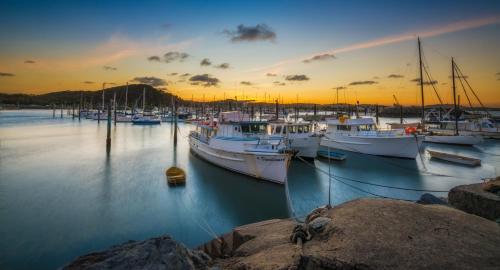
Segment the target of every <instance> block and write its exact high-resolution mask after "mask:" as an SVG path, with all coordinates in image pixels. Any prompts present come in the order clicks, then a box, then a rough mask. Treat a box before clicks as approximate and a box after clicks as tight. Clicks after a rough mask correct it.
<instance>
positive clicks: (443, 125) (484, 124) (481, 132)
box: [427, 118, 500, 139]
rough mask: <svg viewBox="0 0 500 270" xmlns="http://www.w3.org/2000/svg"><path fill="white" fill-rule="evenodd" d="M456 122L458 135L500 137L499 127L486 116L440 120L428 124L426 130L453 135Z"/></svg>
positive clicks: (486, 137)
mask: <svg viewBox="0 0 500 270" xmlns="http://www.w3.org/2000/svg"><path fill="white" fill-rule="evenodd" d="M457 124H458V128H457V129H458V132H459V133H460V135H469V136H481V137H483V138H485V139H500V128H498V127H497V126H496V125H495V123H494V122H493V121H492V120H490V119H488V118H478V119H466V120H461V121H458V122H457V123H455V121H440V122H438V123H435V124H433V125H429V127H428V128H427V130H428V131H431V132H434V133H439V134H447V135H453V134H454V133H455V130H456V128H455V125H457Z"/></svg>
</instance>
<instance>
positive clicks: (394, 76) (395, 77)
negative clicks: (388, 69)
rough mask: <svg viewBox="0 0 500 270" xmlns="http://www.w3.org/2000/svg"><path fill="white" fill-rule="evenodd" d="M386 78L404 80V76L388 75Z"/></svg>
mask: <svg viewBox="0 0 500 270" xmlns="http://www.w3.org/2000/svg"><path fill="white" fill-rule="evenodd" d="M387 78H391V79H399V78H404V76H403V75H401V74H389V76H387Z"/></svg>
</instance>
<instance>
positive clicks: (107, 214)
mask: <svg viewBox="0 0 500 270" xmlns="http://www.w3.org/2000/svg"><path fill="white" fill-rule="evenodd" d="M58 116H59V115H58ZM380 121H381V125H384V124H385V123H387V122H391V121H394V119H391V118H380ZM408 121H412V119H408ZM172 127H173V125H172V124H170V123H162V124H161V125H149V126H146V125H145V126H137V125H132V124H131V123H121V124H117V125H112V127H111V139H112V140H111V152H110V154H109V155H106V151H105V141H106V136H107V135H106V133H107V126H106V124H105V122H102V121H101V123H100V124H99V123H97V121H93V120H88V119H81V120H80V121H78V119H77V118H72V117H71V116H67V115H64V116H63V118H60V117H56V118H53V116H52V111H50V110H22V111H1V112H0V133H1V134H2V136H1V144H0V147H1V151H0V161H1V162H0V179H2V180H1V181H0V193H1V194H2V200H1V202H0V203H1V205H2V207H0V211H1V213H2V217H5V219H4V220H5V221H6V222H2V223H1V225H0V232H1V234H2V239H5V241H2V243H1V244H0V252H1V253H2V254H6V255H8V256H6V257H5V258H8V260H5V259H4V260H3V261H2V263H3V265H5V266H9V265H16V266H18V267H16V268H18V269H30V268H32V267H33V266H34V265H37V266H38V267H41V268H46V269H50V268H55V267H57V266H59V265H61V264H63V263H65V262H67V261H69V260H71V259H72V258H74V257H75V256H77V255H79V254H82V253H87V252H90V251H92V250H100V249H103V248H106V247H108V246H110V245H113V244H115V243H117V242H124V241H127V240H129V239H131V238H132V239H146V238H149V237H152V236H155V235H159V234H163V233H166V232H168V233H169V234H171V235H173V237H175V239H177V240H179V241H182V242H183V243H185V244H186V245H188V246H190V247H195V246H197V245H199V244H201V243H203V242H205V241H208V240H210V239H212V238H213V237H214V234H221V233H223V232H226V231H229V230H231V228H234V227H236V226H239V225H243V224H247V223H252V222H255V221H260V220H265V219H271V218H277V217H278V218H287V217H291V216H293V215H294V214H295V215H296V216H303V215H305V214H307V213H308V212H309V211H310V210H311V209H313V208H316V207H318V206H321V205H324V204H326V203H327V202H328V196H329V175H328V170H329V168H330V170H331V175H330V176H331V187H330V195H331V199H332V204H335V205H337V204H340V203H342V202H347V201H350V200H353V199H356V198H362V197H376V196H383V197H390V198H398V199H405V200H417V199H418V198H419V197H420V195H421V194H422V193H424V192H427V191H446V192H447V191H448V190H449V189H450V188H451V187H453V186H456V185H460V184H467V183H474V182H477V181H478V180H479V181H480V179H482V178H488V177H492V176H495V175H498V173H499V172H498V167H500V166H499V164H500V156H499V154H498V153H500V143H499V142H498V141H497V140H491V139H486V140H484V141H483V142H481V143H480V144H479V145H476V146H474V147H467V146H454V145H444V144H426V143H424V144H423V149H422V150H421V152H420V155H421V157H418V158H416V159H398V158H388V157H379V156H371V155H364V154H360V153H354V152H349V153H348V158H347V159H345V160H344V161H342V162H338V161H335V162H329V161H328V160H327V159H324V158H319V159H314V160H304V161H302V160H301V159H292V160H291V161H290V166H289V169H288V177H287V180H288V187H287V188H288V190H289V195H290V197H289V198H287V195H286V191H285V188H284V186H282V185H277V184H275V183H271V182H268V181H259V180H257V179H255V178H253V177H249V176H245V175H242V174H238V173H234V172H232V171H229V170H226V169H224V168H220V167H219V166H213V165H212V164H211V163H209V162H206V161H205V160H204V159H201V158H199V157H198V155H195V154H193V153H192V152H191V151H189V148H190V146H189V140H188V138H189V132H190V131H193V130H195V129H196V126H195V125H192V124H185V123H179V134H178V135H179V138H178V145H177V150H176V156H175V159H176V160H175V163H176V164H177V166H179V167H181V168H183V170H184V171H185V173H186V182H185V184H184V185H182V186H179V187H174V188H172V187H171V186H170V185H168V184H167V181H166V176H165V171H166V170H167V169H168V168H169V167H170V166H171V165H172V164H174V156H173V155H172V153H173V152H172V147H173V137H174V133H173V129H172ZM426 150H436V151H442V152H448V153H453V154H457V155H465V156H470V157H474V158H478V159H481V160H482V165H481V166H479V167H474V168H471V167H468V166H464V167H461V166H458V167H457V165H455V164H453V163H443V162H435V161H432V160H431V158H430V156H429V155H427V154H425V153H426V152H425V151H426ZM54 160H57V162H54ZM82 168H87V169H85V170H82ZM382 186H390V187H397V188H401V189H394V188H386V187H382ZM416 190H420V191H416ZM431 193H432V194H435V195H436V196H441V195H443V194H445V193H443V192H431ZM256 198H258V199H256ZM179 224H182V226H179ZM13 243H16V244H13Z"/></svg>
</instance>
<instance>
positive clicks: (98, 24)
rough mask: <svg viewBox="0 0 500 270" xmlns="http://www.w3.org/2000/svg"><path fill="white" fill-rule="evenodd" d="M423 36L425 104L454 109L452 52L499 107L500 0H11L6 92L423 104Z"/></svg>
mask: <svg viewBox="0 0 500 270" xmlns="http://www.w3.org/2000/svg"><path fill="white" fill-rule="evenodd" d="M417 36H420V38H421V41H422V51H423V59H424V64H425V67H426V70H428V73H429V74H430V78H429V77H427V76H426V78H424V81H425V82H427V84H425V87H424V95H425V102H426V103H427V104H435V103H437V102H438V99H437V95H436V94H435V91H434V89H433V87H432V86H434V87H435V88H436V91H437V93H438V94H439V95H440V97H441V98H442V99H443V102H444V103H451V102H452V94H451V93H452V90H451V57H454V59H455V61H456V63H457V65H458V67H459V68H460V70H461V71H462V72H463V74H464V75H465V76H464V77H466V79H467V81H468V82H469V83H470V85H471V86H472V88H473V89H474V90H475V92H476V93H477V95H478V96H479V97H480V99H481V100H482V101H483V103H484V104H485V105H487V106H497V107H500V53H499V48H500V1H498V0H493V1H461V0H455V1H426V0H420V1H361V0H354V1H333V0H332V1H166V0H163V1H126V0H124V1H102V0H101V1H94V0H86V1H77V0H72V1H42V0H39V1H23V0H16V1H6V0H0V92H2V93H32V94H37V93H46V92H52V91H61V90H98V89H102V87H103V84H104V83H106V84H105V86H106V87H109V86H112V85H113V84H115V85H124V84H126V83H148V84H151V85H153V86H155V87H157V88H160V89H162V90H164V91H169V92H172V93H174V94H176V95H179V96H181V97H183V98H185V99H194V100H206V101H210V100H213V99H222V98H224V97H226V98H235V97H237V98H238V99H239V100H243V99H247V100H258V101H271V100H274V99H276V98H279V99H280V101H283V102H285V103H294V102H297V101H298V102H311V103H312V102H314V103H321V104H328V103H335V102H337V92H338V102H340V103H344V102H349V103H354V102H356V101H359V102H360V103H372V104H373V103H377V104H383V105H390V104H393V103H394V102H395V100H394V96H395V97H396V98H397V100H398V101H399V102H400V103H401V104H404V105H413V104H419V103H420V88H419V87H420V86H419V85H418V84H417V83H416V82H415V81H413V80H414V79H415V78H417V77H418V76H419V69H418V67H419V65H418V46H417ZM431 82H432V84H431ZM457 84H458V85H459V87H458V88H457V92H458V94H459V95H461V97H462V100H465V98H463V97H464V96H465V94H467V93H466V92H464V90H463V89H462V88H461V86H460V84H459V83H458V82H457ZM468 95H469V96H470V97H471V98H472V95H471V94H470V91H469V92H468ZM471 101H472V103H473V104H474V105H475V104H477V101H474V100H471ZM463 102H465V101H463Z"/></svg>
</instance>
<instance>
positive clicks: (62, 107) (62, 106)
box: [61, 103, 64, 118]
mask: <svg viewBox="0 0 500 270" xmlns="http://www.w3.org/2000/svg"><path fill="white" fill-rule="evenodd" d="M63 109H64V105H63V104H62V103H61V118H63Z"/></svg>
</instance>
